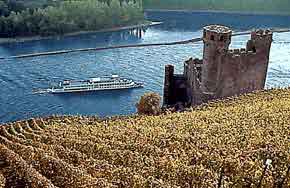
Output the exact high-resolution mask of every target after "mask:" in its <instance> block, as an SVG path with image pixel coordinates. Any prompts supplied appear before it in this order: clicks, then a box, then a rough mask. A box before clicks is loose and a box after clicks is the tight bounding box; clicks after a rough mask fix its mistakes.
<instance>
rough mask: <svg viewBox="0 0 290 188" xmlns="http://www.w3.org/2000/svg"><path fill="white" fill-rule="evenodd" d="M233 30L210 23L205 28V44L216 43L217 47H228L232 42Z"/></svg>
mask: <svg viewBox="0 0 290 188" xmlns="http://www.w3.org/2000/svg"><path fill="white" fill-rule="evenodd" d="M231 38H232V30H231V29H230V28H228V27H226V26H222V25H209V26H206V27H204V28H203V41H204V43H205V44H215V45H216V46H217V47H221V48H223V47H225V48H227V47H228V46H229V45H230V43H231Z"/></svg>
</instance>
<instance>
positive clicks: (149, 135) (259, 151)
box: [0, 89, 290, 188]
mask: <svg viewBox="0 0 290 188" xmlns="http://www.w3.org/2000/svg"><path fill="white" fill-rule="evenodd" d="M289 122H290V90H289V89H284V90H270V91H262V92H257V93H253V94H248V95H245V96H241V97H239V98H231V99H227V100H221V101H216V102H212V103H209V104H206V105H203V106H200V107H198V108H195V109H192V111H190V112H183V113H168V114H161V115H158V116H132V117H120V118H109V119H103V120H102V119H98V118H95V117H51V118H46V119H33V120H29V121H22V122H16V123H13V124H6V125H2V126H0V162H2V161H4V163H3V164H2V163H0V165H4V168H3V166H1V167H2V168H0V187H1V184H6V186H9V185H23V184H24V185H28V186H30V187H65V188H66V187H68V188H74V187H186V188H187V187H188V188H189V187H223V188H230V187H253V188H255V187H257V188H259V187H266V188H267V187H271V188H272V187H282V188H286V187H290V174H289V173H290V172H289V167H290V141H289V135H290V123H289ZM2 169H4V170H2ZM35 182H38V183H41V185H42V186H37V185H36V184H35ZM2 186H3V185H2ZM20 187H21V186H20Z"/></svg>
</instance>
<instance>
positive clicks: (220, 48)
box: [163, 25, 273, 107]
mask: <svg viewBox="0 0 290 188" xmlns="http://www.w3.org/2000/svg"><path fill="white" fill-rule="evenodd" d="M231 38H232V31H231V29H229V28H228V27H225V26H219V25H210V26H206V27H204V31H203V42H204V50H203V60H200V59H192V58H191V59H189V60H188V61H186V62H185V63H184V72H183V74H175V73H174V67H173V66H172V65H166V67H165V82H164V97H163V100H164V106H173V105H175V104H183V105H184V106H187V107H188V106H195V105H198V104H201V103H204V102H207V101H209V100H213V99H220V98H225V97H230V96H234V95H240V94H243V93H248V92H252V91H255V90H261V89H264V86H265V81H266V75H267V69H268V63H269V55H270V48H271V43H272V40H273V33H272V32H271V31H269V30H257V31H253V32H252V33H251V39H250V40H249V41H248V42H247V46H246V48H242V49H229V45H230V43H231Z"/></svg>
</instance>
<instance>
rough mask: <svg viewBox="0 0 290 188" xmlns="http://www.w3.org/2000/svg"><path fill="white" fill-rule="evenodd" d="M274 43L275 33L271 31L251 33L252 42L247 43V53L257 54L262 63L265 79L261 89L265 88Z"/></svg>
mask: <svg viewBox="0 0 290 188" xmlns="http://www.w3.org/2000/svg"><path fill="white" fill-rule="evenodd" d="M272 41H273V32H271V31H270V30H257V31H253V32H252V33H251V40H249V41H248V43H247V51H253V52H254V53H256V56H257V59H258V60H259V63H260V69H261V70H260V74H262V75H261V78H263V80H262V81H261V85H260V88H264V86H265V82H266V77H267V70H268V64H269V57H270V50H271V44H272Z"/></svg>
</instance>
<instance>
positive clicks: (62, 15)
mask: <svg viewBox="0 0 290 188" xmlns="http://www.w3.org/2000/svg"><path fill="white" fill-rule="evenodd" d="M9 2H10V1H9V0H4V1H0V15H1V17H0V37H1V38H14V37H31V36H40V37H43V36H52V35H63V34H66V33H73V32H79V31H97V30H104V29H109V28H117V27H122V26H128V25H137V24H140V23H144V22H145V20H144V13H143V8H142V3H141V1H133V0H124V1H119V0H107V1H104V0H103V1H101V0H82V1H65V0H64V1H53V2H49V1H45V3H44V2H43V3H42V4H41V3H39V2H38V4H33V5H30V6H28V5H27V4H24V5H22V6H21V5H15V4H12V5H10V6H9ZM28 2H29V1H28Z"/></svg>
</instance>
